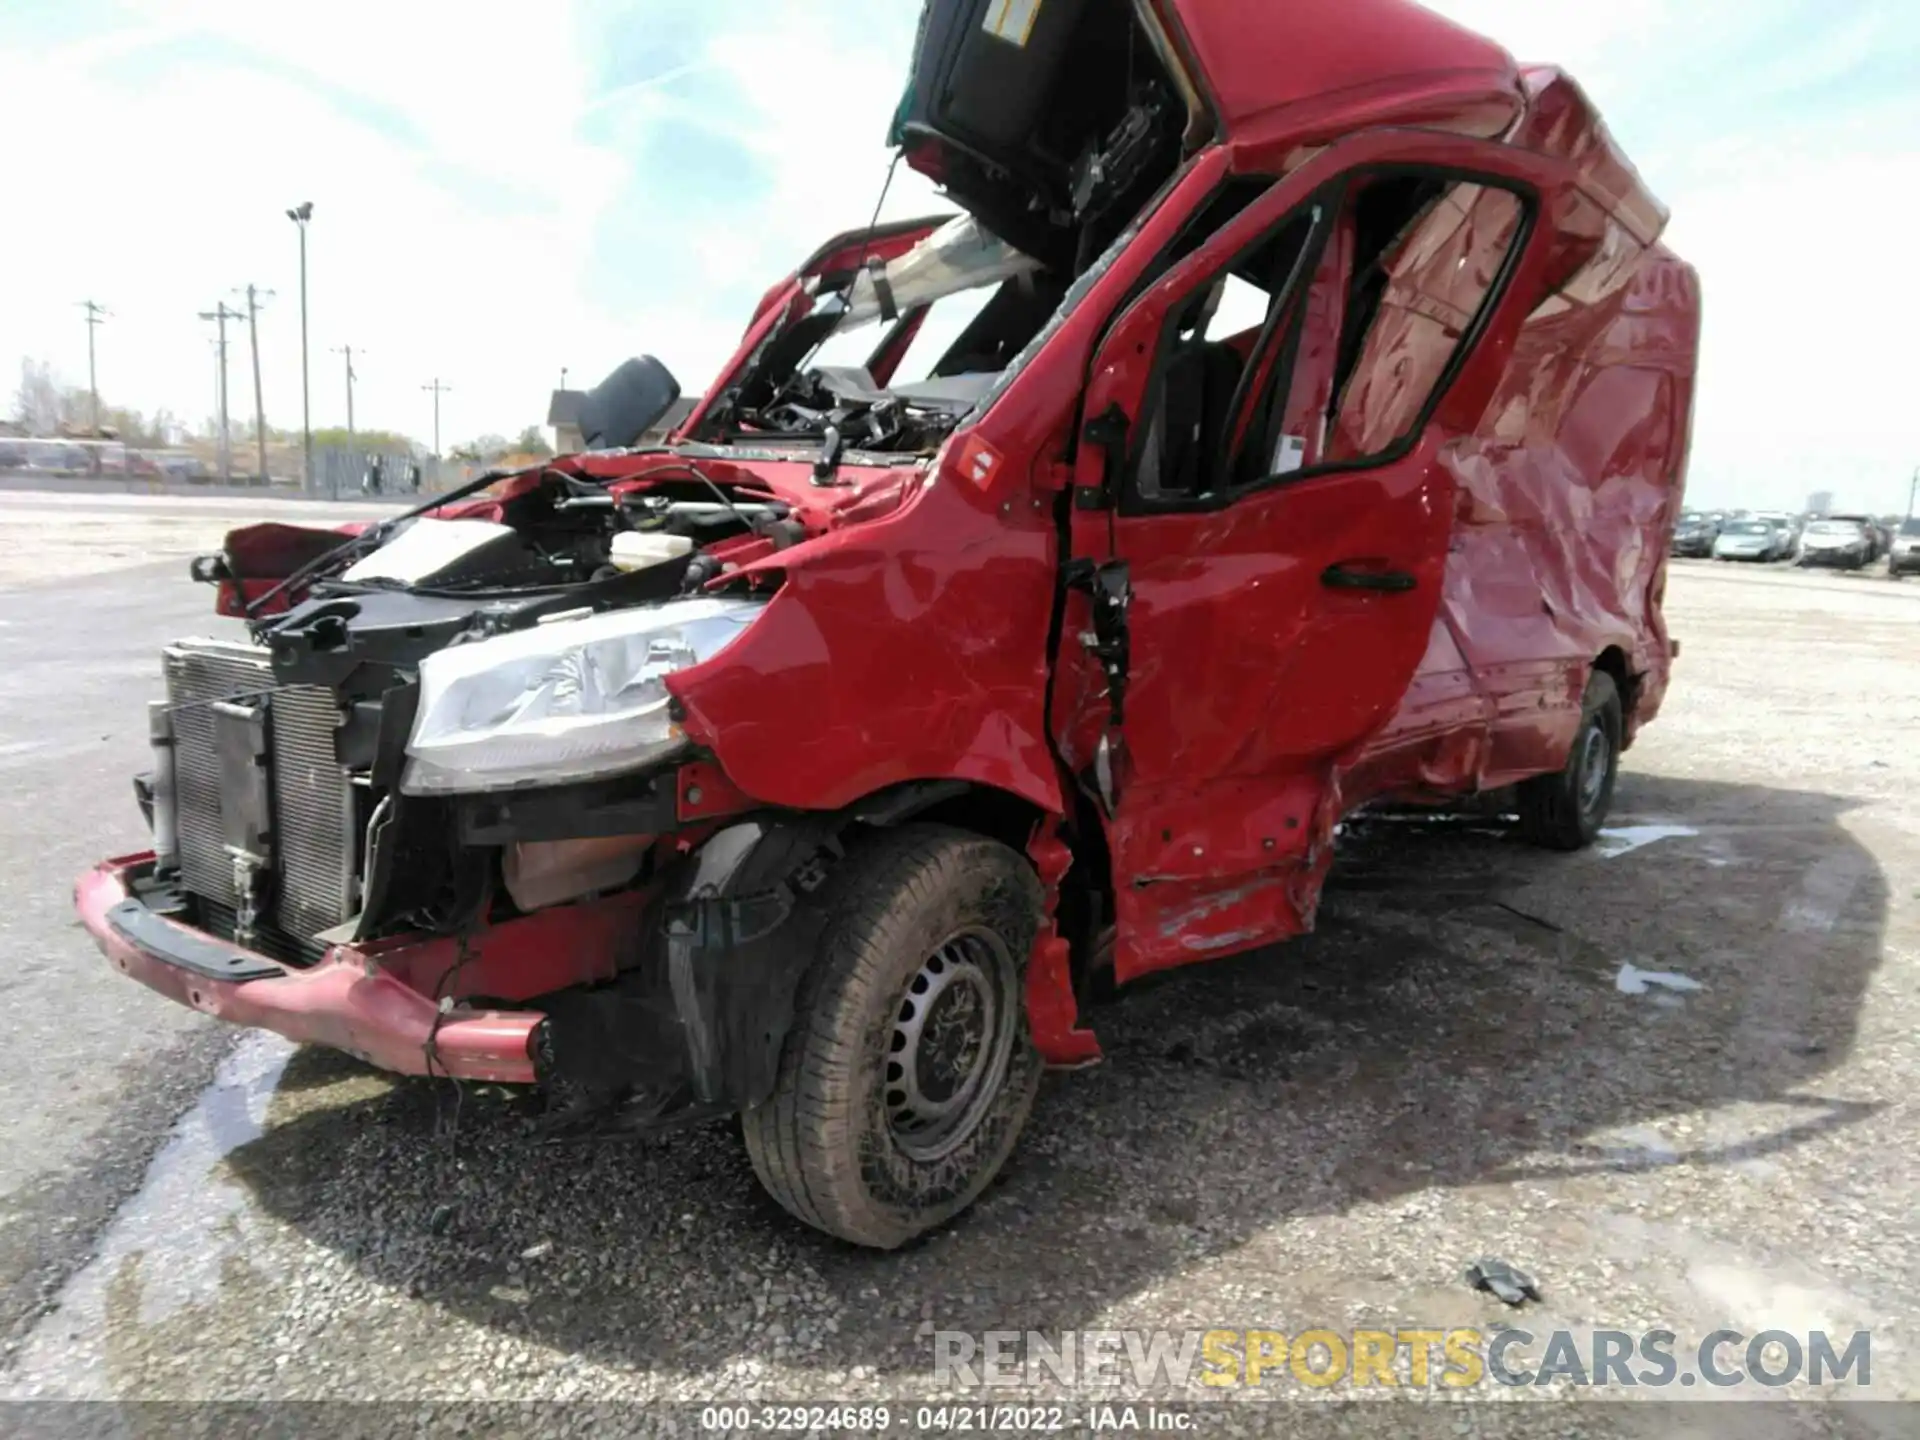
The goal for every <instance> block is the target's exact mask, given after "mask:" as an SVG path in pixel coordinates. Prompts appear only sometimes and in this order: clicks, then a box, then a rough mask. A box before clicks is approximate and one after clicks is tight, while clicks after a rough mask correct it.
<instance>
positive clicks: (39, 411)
mask: <svg viewBox="0 0 1920 1440" xmlns="http://www.w3.org/2000/svg"><path fill="white" fill-rule="evenodd" d="M60 391H61V386H60V382H59V380H58V379H57V378H56V377H55V376H54V373H53V367H52V366H51V365H49V364H48V363H47V362H46V361H44V360H22V361H21V362H20V388H19V389H17V390H16V391H14V394H13V418H14V419H15V420H17V421H19V422H20V423H21V424H22V425H24V426H26V428H27V433H28V434H31V435H55V434H58V433H59V430H60V422H61V421H62V420H64V419H65V418H66V417H65V415H63V414H62V413H61V398H62V397H61V393H60Z"/></svg>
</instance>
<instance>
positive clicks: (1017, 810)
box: [913, 785, 1046, 855]
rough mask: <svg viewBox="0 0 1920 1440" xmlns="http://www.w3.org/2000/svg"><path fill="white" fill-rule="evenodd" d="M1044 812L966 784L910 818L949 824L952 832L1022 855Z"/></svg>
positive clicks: (984, 787) (997, 792) (988, 788)
mask: <svg viewBox="0 0 1920 1440" xmlns="http://www.w3.org/2000/svg"><path fill="white" fill-rule="evenodd" d="M1045 813H1046V812H1045V811H1043V810H1042V809H1041V808H1040V807H1039V806H1038V805H1035V804H1033V803H1031V802H1030V801H1026V800H1022V799H1021V798H1020V797H1019V796H1018V795H1010V794H1008V793H1007V792H1006V791H1004V790H995V789H993V788H992V787H991V786H988V785H968V786H967V787H966V788H965V789H963V790H960V791H959V792H958V793H956V794H951V795H947V796H943V797H942V798H941V799H938V800H936V801H934V803H932V804H931V805H928V806H927V807H926V808H924V809H922V810H920V811H918V812H916V813H915V815H914V816H913V818H914V819H916V820H928V821H932V822H933V823H934V824H937V825H951V826H953V827H954V829H956V830H971V831H972V832H973V833H974V834H976V835H985V836H986V837H987V838H988V839H990V840H998V841H999V842H1000V843H1001V844H1002V845H1005V846H1007V847H1008V848H1009V849H1011V850H1013V851H1014V852H1015V853H1016V854H1019V855H1025V854H1026V853H1027V841H1028V840H1030V839H1031V838H1032V837H1033V827H1034V826H1035V825H1037V824H1039V823H1040V821H1041V819H1042V818H1043V817H1044V815H1045Z"/></svg>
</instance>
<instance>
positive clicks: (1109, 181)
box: [893, 0, 1187, 270]
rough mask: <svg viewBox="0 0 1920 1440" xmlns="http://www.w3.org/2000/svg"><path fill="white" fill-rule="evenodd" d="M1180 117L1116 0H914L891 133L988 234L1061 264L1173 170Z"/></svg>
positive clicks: (1116, 225) (1174, 95)
mask: <svg viewBox="0 0 1920 1440" xmlns="http://www.w3.org/2000/svg"><path fill="white" fill-rule="evenodd" d="M1186 124H1187V105H1186V102H1185V101H1184V100H1183V99H1182V98H1181V91H1180V89H1179V87H1178V85H1177V84H1176V82H1175V81H1174V78H1173V76H1172V74H1171V73H1170V72H1169V70H1168V68H1167V66H1166V64H1165V63H1163V61H1162V59H1161V58H1160V52H1159V50H1158V48H1157V46H1156V43H1155V39H1154V35H1153V34H1152V33H1150V32H1149V29H1148V28H1147V27H1146V26H1144V25H1142V24H1141V22H1140V20H1139V19H1138V17H1137V15H1136V12H1135V10H1134V7H1133V6H1131V5H1129V4H1126V3H1123V0H927V4H926V8H925V10H924V11H923V12H922V14H921V19H920V36H919V41H918V43H917V45H916V47H915V51H914V60H913V70H912V78H911V81H910V83H909V85H908V88H907V94H906V97H905V99H904V100H903V101H902V104H901V108H900V112H899V115H898V117H897V119H896V121H895V126H894V137H893V138H894V140H895V143H897V144H900V145H901V146H903V147H904V148H905V151H906V154H907V158H908V161H909V163H911V164H912V165H913V166H914V168H915V169H917V170H920V171H921V172H922V173H924V174H926V175H928V176H930V177H931V178H933V179H934V180H936V181H938V182H939V183H941V184H942V185H944V186H945V187H946V188H947V190H948V192H949V193H950V194H951V195H952V196H953V197H954V198H955V199H956V200H958V201H959V202H960V203H961V204H962V205H964V206H966V208H967V209H968V210H970V211H971V212H972V213H973V214H974V215H975V216H976V217H978V218H979V220H980V221H981V222H982V223H983V224H984V225H985V226H986V227H987V228H988V229H989V230H991V231H993V232H994V233H995V234H997V235H999V236H1001V237H1002V238H1003V239H1005V240H1007V241H1009V242H1011V243H1012V244H1013V245H1015V246H1017V247H1018V248H1019V249H1021V250H1023V251H1025V252H1026V253H1027V254H1029V255H1033V256H1036V257H1038V258H1039V259H1041V260H1042V261H1043V262H1044V263H1045V264H1047V265H1048V266H1049V267H1050V268H1056V269H1062V270H1065V269H1069V268H1070V267H1073V268H1077V267H1075V261H1076V259H1079V258H1082V257H1088V256H1091V255H1092V254H1095V253H1097V252H1098V250H1099V249H1100V248H1101V247H1102V246H1103V245H1104V244H1105V242H1106V240H1108V239H1110V238H1111V236H1112V235H1113V234H1114V233H1117V232H1118V230H1119V229H1120V228H1121V227H1122V226H1124V225H1125V224H1126V222H1127V221H1128V220H1129V219H1131V218H1132V216H1133V214H1134V213H1135V211H1136V210H1137V209H1138V208H1139V205H1140V203H1141V202H1143V201H1144V200H1145V198H1146V197H1147V196H1148V195H1149V194H1151V192H1152V191H1153V190H1154V189H1155V188H1156V187H1157V186H1158V185H1159V184H1160V183H1161V182H1162V181H1163V180H1164V179H1165V178H1166V177H1167V175H1169V174H1170V173H1171V172H1172V170H1173V169H1174V167H1175V166H1176V165H1177V164H1178V163H1179V158H1180V150H1181V136H1182V133H1183V131H1184V130H1185V128H1186Z"/></svg>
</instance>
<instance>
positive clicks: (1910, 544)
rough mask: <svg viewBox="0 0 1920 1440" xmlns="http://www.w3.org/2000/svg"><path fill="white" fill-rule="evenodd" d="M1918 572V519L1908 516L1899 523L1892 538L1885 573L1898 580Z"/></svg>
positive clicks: (1919, 524) (1919, 567)
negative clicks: (1891, 547) (1896, 531)
mask: <svg viewBox="0 0 1920 1440" xmlns="http://www.w3.org/2000/svg"><path fill="white" fill-rule="evenodd" d="M1916 572H1920V519H1915V518H1913V517H1912V516H1909V517H1908V518H1907V519H1905V520H1902V521H1901V522H1900V529H1899V532H1898V533H1897V534H1896V535H1895V536H1894V537H1893V550H1892V551H1891V552H1890V553H1889V554H1888V556H1887V573H1888V574H1889V575H1892V576H1893V577H1895V578H1896V579H1898V578H1899V577H1900V576H1902V575H1912V574H1914V573H1916Z"/></svg>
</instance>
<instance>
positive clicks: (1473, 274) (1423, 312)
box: [1324, 180, 1525, 461]
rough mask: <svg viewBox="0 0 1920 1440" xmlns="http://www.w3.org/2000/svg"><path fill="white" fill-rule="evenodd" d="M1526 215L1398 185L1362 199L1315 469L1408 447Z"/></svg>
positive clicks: (1494, 192) (1484, 197) (1499, 195)
mask: <svg viewBox="0 0 1920 1440" xmlns="http://www.w3.org/2000/svg"><path fill="white" fill-rule="evenodd" d="M1524 218H1525V212H1524V209H1523V207H1522V206H1521V203H1520V199H1519V197H1518V196H1516V195H1514V194H1513V193H1512V192H1511V191H1507V190H1498V189H1493V188H1490V187H1488V186H1484V185H1475V184H1464V183H1458V182H1454V183H1444V184H1442V183H1440V182H1434V181H1418V182H1414V183H1413V184H1412V185H1411V187H1409V182H1408V181H1406V180H1390V181H1382V182H1380V183H1379V184H1377V185H1373V186H1369V187H1367V188H1366V189H1365V190H1362V191H1361V192H1360V193H1359V195H1358V197H1357V199H1356V202H1355V205H1354V221H1355V232H1356V241H1355V255H1354V274H1353V279H1352V281H1351V283H1350V284H1349V286H1348V292H1347V301H1346V307H1345V310H1346V313H1345V316H1344V317H1343V322H1342V326H1341V333H1340V357H1339V366H1340V368H1339V370H1338V372H1337V373H1336V376H1335V382H1334V383H1335V388H1334V396H1333V402H1332V405H1331V407H1330V409H1329V411H1328V420H1329V426H1328V441H1327V453H1326V455H1325V457H1324V458H1325V459H1327V460H1329V461H1342V460H1364V459H1369V458H1372V457H1373V456H1376V455H1380V454H1384V453H1385V452H1387V451H1389V450H1391V449H1393V448H1394V446H1395V445H1397V444H1398V443H1399V442H1400V441H1402V440H1404V439H1406V438H1408V437H1409V436H1410V435H1411V434H1412V433H1413V430H1414V427H1415V426H1417V425H1418V424H1419V422H1420V417H1421V416H1422V415H1423V414H1425V413H1426V410H1427V404H1428V401H1429V400H1431V399H1432V398H1433V392H1434V389H1435V387H1436V386H1438V385H1439V383H1440V380H1441V377H1442V376H1444V375H1445V374H1446V372H1447V368H1448V366H1449V365H1450V364H1451V363H1452V361H1453V356H1454V352H1455V351H1456V350H1457V349H1458V348H1459V346H1460V342H1461V340H1462V339H1464V338H1465V336H1466V334H1467V332H1468V331H1469V330H1471V329H1472V327H1473V325H1474V322H1475V320H1476V319H1477V318H1478V316H1479V314H1480V311H1481V309H1482V307H1483V306H1485V305H1486V303H1487V301H1488V299H1489V297H1490V296H1491V295H1492V293H1493V288H1494V286H1495V284H1496V283H1497V282H1498V280H1499V278H1500V272H1501V270H1502V268H1503V267H1504V265H1505V264H1506V261H1507V257H1508V255H1509V254H1510V253H1511V251H1512V250H1513V248H1514V245H1515V242H1516V241H1517V240H1518V238H1519V236H1520V233H1521V229H1522V223H1521V222H1522V220H1523V219H1524Z"/></svg>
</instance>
